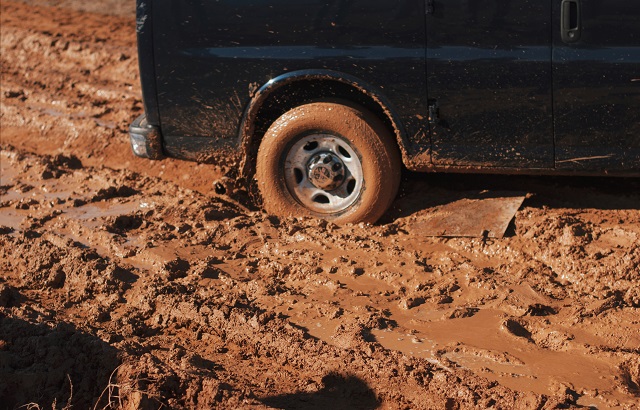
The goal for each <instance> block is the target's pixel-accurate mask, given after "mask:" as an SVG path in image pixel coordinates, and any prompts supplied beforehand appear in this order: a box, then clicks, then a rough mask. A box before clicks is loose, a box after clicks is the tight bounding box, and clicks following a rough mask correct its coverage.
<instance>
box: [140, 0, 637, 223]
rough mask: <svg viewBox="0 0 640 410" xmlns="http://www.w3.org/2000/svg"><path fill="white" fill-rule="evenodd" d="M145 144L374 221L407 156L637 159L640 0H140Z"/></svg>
mask: <svg viewBox="0 0 640 410" xmlns="http://www.w3.org/2000/svg"><path fill="white" fill-rule="evenodd" d="M137 33H138V47H139V61H140V71H141V81H142V90H143V99H144V105H145V114H144V115H143V116H142V117H140V118H138V119H137V120H136V121H135V122H134V123H133V124H132V126H131V133H130V137H131V143H132V147H133V151H134V152H135V154H136V155H138V156H141V157H147V158H152V159H158V158H162V157H163V156H169V157H174V158H182V159H187V160H196V161H202V162H211V161H215V160H216V158H219V154H216V153H220V152H224V153H230V154H228V155H237V157H238V158H239V161H240V162H239V163H238V164H239V165H238V168H239V169H238V175H239V176H242V177H244V178H245V179H246V181H249V183H257V187H258V189H259V192H260V193H261V195H262V199H263V204H264V207H265V209H266V210H267V211H268V212H270V213H273V214H276V215H313V216H317V217H321V218H325V219H329V220H333V221H335V222H357V221H366V222H373V221H375V220H377V219H378V218H379V217H380V216H381V215H382V214H383V213H384V212H385V211H386V210H387V208H388V207H389V206H390V204H391V203H392V201H393V200H394V197H395V195H396V193H397V190H398V186H399V184H400V173H401V170H402V168H403V167H404V168H406V169H409V170H413V171H438V172H443V171H444V172H482V173H503V174H516V173H520V174H563V175H568V174H569V175H570V174H576V175H629V176H631V175H633V176H637V175H640V2H638V1H628V0H606V1H605V0H426V1H425V0H397V1H388V0H366V1H364V0H352V1H347V0H296V1H288V0H271V1H261V0H253V1H251V0H138V2H137Z"/></svg>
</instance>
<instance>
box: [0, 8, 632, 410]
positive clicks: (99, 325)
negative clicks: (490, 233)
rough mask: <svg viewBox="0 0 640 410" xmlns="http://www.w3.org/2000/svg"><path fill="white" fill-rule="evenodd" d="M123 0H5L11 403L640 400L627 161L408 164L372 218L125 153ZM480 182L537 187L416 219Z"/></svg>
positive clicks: (4, 365)
mask: <svg viewBox="0 0 640 410" xmlns="http://www.w3.org/2000/svg"><path fill="white" fill-rule="evenodd" d="M114 2H116V3H117V4H118V6H117V7H116V6H115V5H114V4H112V3H114ZM114 2H110V3H106V2H105V3H104V5H103V6H102V7H99V6H98V3H95V4H93V3H92V5H91V9H89V8H88V7H89V6H86V5H85V4H83V3H81V2H78V1H76V2H74V1H64V2H62V1H61V2H54V1H49V2H45V1H38V2H28V3H21V2H13V1H3V2H2V4H1V6H0V7H1V17H0V18H1V21H0V23H1V34H2V37H1V42H2V44H1V45H2V50H1V51H2V52H1V59H2V94H1V109H2V111H1V121H2V141H1V144H2V145H1V148H2V150H1V151H0V195H1V196H0V272H2V274H1V275H0V403H1V404H0V407H1V408H7V409H13V408H17V407H19V406H25V405H26V406H27V407H28V406H29V405H31V406H32V407H31V408H34V407H33V406H35V404H37V405H38V406H40V407H42V408H49V407H51V406H52V404H54V403H55V406H57V407H56V408H58V407H59V408H63V407H67V408H78V409H82V408H120V407H121V408H143V409H155V408H160V407H162V406H164V407H168V408H211V407H218V408H318V409H319V408H327V407H334V408H361V409H373V408H389V409H399V408H403V409H404V408H416V409H419V408H423V409H432V408H444V409H458V408H459V409H467V408H490V407H493V408H520V409H554V408H581V407H586V408H598V409H607V408H621V409H633V408H637V406H638V403H639V401H640V388H639V386H640V347H639V346H640V323H639V321H640V319H639V318H640V314H639V313H640V290H639V289H640V288H639V287H638V281H639V277H640V244H639V242H640V241H639V237H640V194H639V192H640V189H639V188H640V183H639V182H638V181H637V180H623V179H580V178H567V179H559V178H525V177H495V176H494V177H485V176H443V175H432V176H420V177H417V176H414V175H407V176H406V177H405V179H404V181H403V186H402V192H401V195H400V197H399V198H398V199H397V200H396V201H395V203H394V205H393V209H392V210H391V211H390V212H389V214H388V215H386V216H385V217H384V218H383V220H382V221H381V222H380V223H378V224H377V225H374V226H370V225H347V226H337V225H335V224H332V223H328V222H324V221H318V220H313V219H308V218H298V219H295V218H288V219H284V218H275V217H271V216H268V215H266V214H264V213H262V212H260V211H256V210H254V208H253V207H252V205H251V204H250V203H248V202H245V201H244V200H243V199H242V198H240V197H236V196H228V195H227V196H220V195H216V193H215V190H216V187H215V184H214V183H213V182H214V181H216V180H218V179H219V178H220V177H221V176H222V175H223V174H225V173H226V172H227V171H228V170H227V169H224V168H223V167H216V166H212V165H207V166H205V165H197V164H192V163H187V162H180V161H172V160H164V161H160V162H150V161H145V160H141V159H137V158H135V157H134V156H133V154H131V152H130V149H129V146H128V136H127V133H126V132H127V127H128V124H129V123H130V122H131V121H132V120H133V119H134V118H135V117H136V116H137V115H138V114H140V112H141V110H142V103H141V101H140V97H139V96H140V89H139V86H138V76H137V67H136V66H137V63H136V54H135V35H134V32H135V20H134V17H133V16H130V15H129V12H130V11H131V10H130V9H132V7H131V5H129V3H130V2H124V1H121V2H118V1H116V0H114ZM36 3H37V4H36ZM47 4H48V5H47ZM100 4H103V3H100ZM118 10H120V11H118ZM487 191H499V192H505V191H508V192H526V193H527V194H526V199H525V201H524V203H523V205H522V206H521V207H520V209H519V210H518V212H517V213H516V216H515V218H514V221H513V222H512V224H511V225H510V227H509V228H508V229H507V234H506V236H505V237H504V238H502V239H493V238H487V237H485V238H480V239H473V238H472V239H469V238H434V237H427V236H425V235H423V233H422V231H421V228H420V227H421V225H423V224H424V223H425V221H429V220H430V219H432V218H433V215H434V213H436V212H437V209H438V206H439V205H442V204H445V203H448V202H451V201H453V200H457V199H460V198H461V197H476V196H477V195H480V194H481V193H483V192H487ZM219 192H220V189H219Z"/></svg>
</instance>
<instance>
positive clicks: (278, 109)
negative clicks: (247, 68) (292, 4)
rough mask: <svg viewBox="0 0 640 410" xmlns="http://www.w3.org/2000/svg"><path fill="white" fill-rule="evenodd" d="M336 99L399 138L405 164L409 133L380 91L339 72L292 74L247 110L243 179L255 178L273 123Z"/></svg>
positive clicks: (242, 131)
mask: <svg viewBox="0 0 640 410" xmlns="http://www.w3.org/2000/svg"><path fill="white" fill-rule="evenodd" d="M332 98H335V99H341V100H347V101H350V102H353V103H355V104H358V105H361V106H362V107H363V108H366V109H367V110H369V111H371V112H372V113H373V114H374V115H376V117H378V118H379V119H380V120H381V121H382V122H383V123H384V124H385V126H387V127H388V128H389V131H390V132H391V133H392V134H393V135H394V136H395V139H396V143H397V145H398V148H399V150H400V153H401V156H402V158H403V160H404V159H405V158H406V155H407V154H406V153H407V150H406V147H407V138H406V133H405V130H404V128H403V126H402V123H401V121H400V120H399V118H398V116H397V115H396V114H395V111H394V109H393V106H392V104H391V103H390V101H388V99H387V98H386V97H385V96H384V95H383V94H382V93H381V92H380V91H379V90H377V89H376V88H375V87H373V86H371V85H370V84H367V83H366V82H364V81H361V80H360V79H358V78H356V77H354V76H351V75H349V74H344V73H340V72H336V71H331V70H302V71H292V72H289V73H286V74H283V75H281V76H279V77H276V78H274V79H271V80H269V81H268V82H267V83H265V84H263V85H262V86H261V87H260V88H259V89H258V90H257V91H256V92H255V93H254V94H253V96H252V98H251V101H250V102H249V104H248V105H247V107H246V108H245V110H244V113H243V116H242V120H241V122H240V128H239V136H238V138H239V146H240V149H241V152H242V153H243V159H242V163H241V166H240V172H241V176H242V177H244V178H245V179H246V181H247V182H249V181H250V180H251V177H252V176H253V175H254V173H255V159H256V156H257V152H258V147H259V145H260V141H261V140H262V137H263V136H264V133H265V132H266V130H267V128H268V127H269V126H270V125H271V123H273V122H274V121H275V120H276V119H277V118H278V117H280V116H281V115H282V114H284V113H285V112H287V111H289V110H290V109H292V108H294V107H296V106H298V105H301V104H304V103H308V102H313V101H317V100H321V99H332Z"/></svg>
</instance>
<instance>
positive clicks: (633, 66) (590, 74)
mask: <svg viewBox="0 0 640 410" xmlns="http://www.w3.org/2000/svg"><path fill="white" fill-rule="evenodd" d="M553 15H554V23H553V27H554V29H553V33H554V34H553V37H554V40H553V42H554V48H553V72H554V73H553V87H554V113H555V135H556V150H557V158H556V166H557V168H559V169H565V170H571V171H585V172H593V171H597V172H606V171H620V170H625V171H633V170H635V171H636V172H637V171H638V170H640V2H638V1H628V0H606V1H605V0H556V1H555V2H554V7H553Z"/></svg>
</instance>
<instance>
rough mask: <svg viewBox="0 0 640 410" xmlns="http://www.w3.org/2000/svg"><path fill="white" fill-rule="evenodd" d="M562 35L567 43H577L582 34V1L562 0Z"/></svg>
mask: <svg viewBox="0 0 640 410" xmlns="http://www.w3.org/2000/svg"><path fill="white" fill-rule="evenodd" d="M560 33H561V36H562V41H564V42H565V43H575V42H576V41H578V40H580V35H581V34H582V16H581V15H580V0H562V4H561V6H560Z"/></svg>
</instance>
